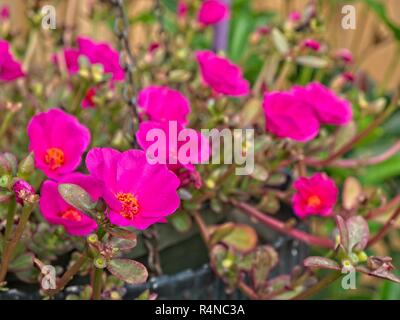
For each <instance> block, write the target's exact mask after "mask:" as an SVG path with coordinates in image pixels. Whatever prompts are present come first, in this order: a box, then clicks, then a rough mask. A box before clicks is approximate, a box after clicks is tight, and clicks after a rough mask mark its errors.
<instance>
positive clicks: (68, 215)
mask: <svg viewBox="0 0 400 320" xmlns="http://www.w3.org/2000/svg"><path fill="white" fill-rule="evenodd" d="M60 216H61V218H63V219H65V220H69V221H73V222H79V221H81V220H82V215H81V214H80V213H79V212H78V211H76V210H75V209H74V208H70V209H68V210H66V211H64V212H62V213H61V214H60Z"/></svg>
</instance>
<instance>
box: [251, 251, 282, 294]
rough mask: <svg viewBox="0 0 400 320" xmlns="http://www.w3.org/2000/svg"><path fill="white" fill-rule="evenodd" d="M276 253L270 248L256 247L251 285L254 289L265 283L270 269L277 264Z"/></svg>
mask: <svg viewBox="0 0 400 320" xmlns="http://www.w3.org/2000/svg"><path fill="white" fill-rule="evenodd" d="M278 260H279V259H278V253H277V252H276V251H275V249H274V248H273V247H271V246H262V247H258V248H257V250H256V252H255V257H254V263H253V272H252V277H253V283H254V286H255V287H256V288H258V287H260V286H261V285H262V284H264V283H265V282H266V281H267V278H268V275H269V273H270V271H271V269H272V268H274V267H275V266H276V265H277V263H278Z"/></svg>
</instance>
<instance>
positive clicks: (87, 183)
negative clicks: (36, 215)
mask: <svg viewBox="0 0 400 320" xmlns="http://www.w3.org/2000/svg"><path fill="white" fill-rule="evenodd" d="M61 183H73V184H76V185H78V186H80V187H82V188H83V189H84V190H85V191H86V192H88V193H89V195H90V196H91V198H92V200H93V201H96V200H98V198H99V197H100V195H101V192H102V189H101V187H100V184H99V182H98V181H97V180H96V179H94V178H93V177H90V176H87V175H84V174H81V173H71V174H68V175H65V176H64V177H63V178H62V179H61V180H60V181H58V182H54V181H51V180H46V181H45V182H44V183H43V185H42V188H41V191H40V200H39V207H40V211H41V213H42V215H43V216H44V218H45V219H46V220H47V221H48V222H49V223H51V224H58V225H62V226H64V228H65V230H66V231H67V232H68V233H69V234H71V235H74V236H85V235H88V234H89V233H91V232H93V231H94V230H95V229H97V223H96V221H95V220H93V219H91V218H89V217H88V216H86V215H85V214H83V213H82V212H80V211H78V210H77V209H75V208H73V207H72V206H70V205H69V204H68V203H67V202H65V201H64V199H63V198H62V197H61V195H60V194H59V192H58V185H59V184H61Z"/></svg>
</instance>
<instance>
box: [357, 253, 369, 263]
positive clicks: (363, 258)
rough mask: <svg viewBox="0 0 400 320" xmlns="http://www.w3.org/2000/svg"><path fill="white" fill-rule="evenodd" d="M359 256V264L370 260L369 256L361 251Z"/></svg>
mask: <svg viewBox="0 0 400 320" xmlns="http://www.w3.org/2000/svg"><path fill="white" fill-rule="evenodd" d="M357 256H358V260H359V262H365V261H367V260H368V256H367V254H366V253H365V251H360V252H359V253H358V254H357Z"/></svg>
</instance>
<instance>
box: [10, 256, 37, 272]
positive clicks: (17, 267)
mask: <svg viewBox="0 0 400 320" xmlns="http://www.w3.org/2000/svg"><path fill="white" fill-rule="evenodd" d="M33 258H34V256H33V254H32V253H24V254H21V255H19V256H17V257H16V258H14V259H13V260H12V261H11V263H10V266H9V269H10V270H11V271H13V272H20V271H25V270H28V269H30V268H32V267H33Z"/></svg>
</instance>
